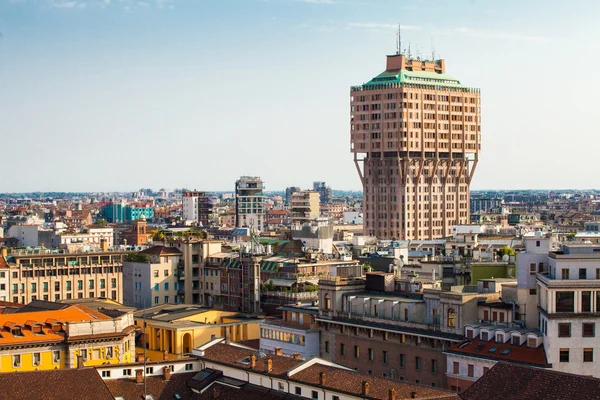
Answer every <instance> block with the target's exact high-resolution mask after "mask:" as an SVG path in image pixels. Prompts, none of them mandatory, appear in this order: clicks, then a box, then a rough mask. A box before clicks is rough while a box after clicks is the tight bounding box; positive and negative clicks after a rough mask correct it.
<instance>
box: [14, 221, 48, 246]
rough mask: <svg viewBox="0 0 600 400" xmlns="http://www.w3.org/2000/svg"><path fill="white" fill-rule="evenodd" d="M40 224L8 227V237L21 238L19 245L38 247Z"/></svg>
mask: <svg viewBox="0 0 600 400" xmlns="http://www.w3.org/2000/svg"><path fill="white" fill-rule="evenodd" d="M39 230H40V226H39V225H13V226H11V227H10V228H9V229H8V232H7V235H6V237H10V238H15V239H19V246H23V247H37V246H39V245H40V242H39V237H38V232H39Z"/></svg>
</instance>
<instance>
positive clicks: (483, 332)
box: [481, 331, 488, 341]
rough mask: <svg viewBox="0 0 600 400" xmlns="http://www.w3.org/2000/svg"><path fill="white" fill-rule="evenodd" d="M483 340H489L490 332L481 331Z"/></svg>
mask: <svg viewBox="0 0 600 400" xmlns="http://www.w3.org/2000/svg"><path fill="white" fill-rule="evenodd" d="M481 340H485V341H487V340H488V332H486V331H482V332H481Z"/></svg>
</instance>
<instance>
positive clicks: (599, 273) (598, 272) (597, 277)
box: [596, 268, 600, 279]
mask: <svg viewBox="0 0 600 400" xmlns="http://www.w3.org/2000/svg"><path fill="white" fill-rule="evenodd" d="M596 279H600V268H596Z"/></svg>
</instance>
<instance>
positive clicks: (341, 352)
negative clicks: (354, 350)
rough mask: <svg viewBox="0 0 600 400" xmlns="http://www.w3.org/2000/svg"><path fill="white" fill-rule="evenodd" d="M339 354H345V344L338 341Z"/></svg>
mask: <svg viewBox="0 0 600 400" xmlns="http://www.w3.org/2000/svg"><path fill="white" fill-rule="evenodd" d="M340 355H342V356H344V355H346V345H345V344H344V343H340Z"/></svg>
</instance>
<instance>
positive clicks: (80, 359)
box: [77, 354, 85, 368]
mask: <svg viewBox="0 0 600 400" xmlns="http://www.w3.org/2000/svg"><path fill="white" fill-rule="evenodd" d="M83 367H85V365H83V356H82V355H81V354H79V355H78V356H77V368H83Z"/></svg>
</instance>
